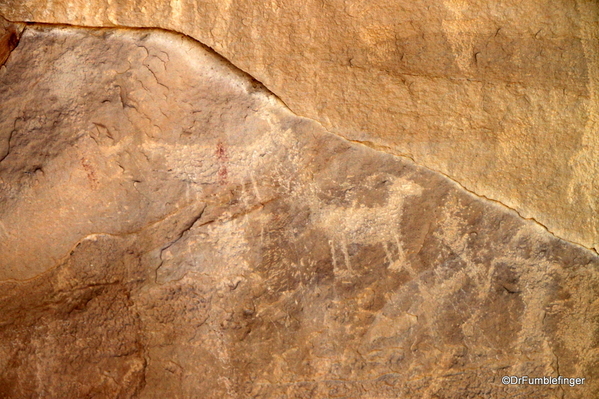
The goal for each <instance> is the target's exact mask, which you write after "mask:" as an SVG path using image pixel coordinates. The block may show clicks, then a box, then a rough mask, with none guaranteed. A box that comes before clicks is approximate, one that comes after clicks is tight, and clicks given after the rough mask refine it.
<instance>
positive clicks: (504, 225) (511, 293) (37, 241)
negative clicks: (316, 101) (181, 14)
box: [0, 26, 599, 398]
mask: <svg viewBox="0 0 599 399" xmlns="http://www.w3.org/2000/svg"><path fill="white" fill-rule="evenodd" d="M531 79H532V78H531ZM0 104H2V107H0V143H1V145H2V147H0V148H2V151H3V154H4V155H3V156H2V161H0V201H1V202H0V237H2V239H1V240H0V254H2V256H1V257H0V396H1V397H3V398H65V397H73V398H75V397H76V398H79V397H94V398H133V397H136V398H332V397H344V398H398V397H401V398H404V397H405V398H470V397H471V398H474V397H476V398H480V397H488V398H515V397H523V398H524V397H526V398H558V397H559V398H595V397H597V395H599V375H597V374H598V372H599V368H598V367H597V362H598V360H599V358H598V355H599V350H598V347H597V345H598V344H597V339H596V337H597V328H598V326H597V320H598V316H599V308H598V303H599V302H598V301H597V295H598V291H599V274H598V272H597V267H598V266H599V259H598V257H597V256H596V255H594V254H593V253H592V252H591V251H588V250H586V249H583V248H581V247H577V246H574V245H572V244H569V243H567V242H565V241H563V240H560V239H558V238H556V237H554V236H552V235H550V234H549V233H547V232H546V231H545V230H544V229H542V228H541V227H540V226H538V225H537V224H535V223H533V222H530V221H525V220H523V219H522V218H520V217H519V216H518V215H517V214H516V213H515V212H513V211H510V210H509V209H507V208H505V207H503V206H501V205H499V204H497V203H494V202H491V201H488V200H485V199H482V198H480V197H477V196H474V195H472V194H470V193H468V192H466V191H465V190H463V189H462V188H461V187H460V186H458V185H457V184H455V183H453V182H451V181H450V180H449V179H447V178H445V177H443V176H441V175H440V174H438V173H435V172H432V171H430V170H428V169H425V168H422V167H420V166H417V165H415V164H414V163H412V162H410V161H408V160H406V159H405V158H400V157H395V156H392V155H390V154H386V153H384V152H379V151H375V150H373V149H371V148H368V147H366V146H363V145H359V144H356V143H351V142H348V141H347V140H343V139H341V138H339V137H338V136H336V135H333V134H330V133H328V132H326V131H325V130H324V128H323V127H322V126H320V125H319V124H317V123H316V122H314V121H312V120H309V119H305V118H301V117H298V116H296V115H294V114H293V113H292V112H290V111H289V110H288V109H287V108H286V107H285V106H284V105H283V104H282V103H281V102H280V101H279V100H278V99H277V98H276V97H274V96H273V95H271V94H270V93H269V92H268V91H267V90H265V89H264V88H263V87H262V86H261V85H260V84H259V83H258V82H256V81H254V80H252V79H251V78H250V77H249V76H247V75H245V74H244V73H242V72H240V71H239V70H237V69H235V68H234V67H232V66H231V65H230V64H228V63H227V62H226V61H225V60H223V59H221V58H220V57H218V56H217V55H215V54H213V53H212V52H210V51H209V50H207V49H205V48H203V47H202V46H201V45H200V44H198V43H196V42H194V41H192V40H190V39H187V38H184V37H183V36H180V35H175V34H172V33H166V32H162V31H153V30H145V31H139V30H108V29H101V30H98V29H76V28H58V27H48V26H46V27H38V26H30V27H28V28H27V29H26V30H25V31H24V33H23V36H22V37H21V40H20V43H19V46H18V47H17V48H16V49H15V50H14V51H13V52H12V54H11V55H10V57H9V58H8V61H7V63H6V65H5V66H4V67H3V68H2V69H0ZM505 375H528V376H532V377H539V376H541V377H542V376H546V375H547V376H551V375H553V376H557V375H562V376H566V377H581V378H582V377H584V378H586V382H585V384H584V385H579V386H576V387H570V386H561V387H556V386H552V387H550V386H542V385H522V386H506V385H503V384H502V383H501V377H502V376H505Z"/></svg>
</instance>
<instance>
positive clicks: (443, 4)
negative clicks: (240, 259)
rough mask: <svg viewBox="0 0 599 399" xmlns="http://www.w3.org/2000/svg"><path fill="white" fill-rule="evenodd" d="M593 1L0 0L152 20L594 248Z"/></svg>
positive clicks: (101, 20)
mask: <svg viewBox="0 0 599 399" xmlns="http://www.w3.org/2000/svg"><path fill="white" fill-rule="evenodd" d="M598 12H599V7H597V3H596V1H593V0H577V1H555V0H543V1H538V0H524V1H521V0H518V1H515V0H510V1H506V2H501V3H498V2H495V1H492V0H477V1H471V2H465V1H460V0H444V1H430V0H425V1H416V2H415V1H400V2H398V1H389V0H373V1H368V2H346V1H341V0H333V1H327V2H322V1H315V0H309V1H290V0H276V1H253V0H236V1H216V0H172V1H153V0H151V1H136V0H119V1H106V0H85V1H82V0H69V1H66V0H64V1H63V0H61V1H53V2H51V3H48V2H42V1H38V0H25V1H23V0H5V1H4V2H3V3H2V4H0V13H4V14H5V15H6V16H7V17H8V18H9V19H13V20H15V21H25V20H29V21H38V22H58V23H68V24H77V25H88V26H110V25H123V26H132V27H138V26H145V27H163V28H166V29H172V30H175V31H179V32H183V33H185V34H188V35H190V36H192V37H194V38H196V39H198V40H200V41H201V42H203V43H206V44H207V45H209V46H211V47H212V48H214V49H215V50H217V51H218V52H219V53H220V54H223V55H224V56H225V57H226V58H227V59H229V60H230V61H231V62H233V63H234V64H235V65H237V66H238V67H240V68H241V69H243V70H245V71H247V72H249V73H250V74H251V75H252V76H254V77H256V78H257V79H258V80H259V81H261V82H262V83H264V84H265V85H266V86H267V87H268V88H269V89H271V90H272V91H273V92H274V93H276V94H277V95H278V96H279V97H280V98H281V99H283V101H285V103H286V104H288V105H289V106H290V107H291V109H293V110H294V111H295V112H297V113H299V114H301V115H304V116H308V117H310V118H313V119H317V120H318V121H320V122H321V123H322V124H323V125H324V126H326V127H327V129H329V130H332V131H334V132H336V133H337V134H341V135H343V136H345V137H346V138H349V139H351V140H358V141H361V142H363V143H365V144H368V145H370V146H372V147H375V148H378V149H381V150H384V151H387V152H390V153H394V154H403V155H406V156H408V157H411V158H412V159H414V160H415V161H416V162H417V163H419V164H422V165H425V166H427V167H429V168H431V169H433V170H438V171H440V172H442V173H444V174H446V175H448V176H451V177H452V178H453V179H455V180H457V181H459V182H460V183H461V184H462V185H464V186H465V187H466V188H468V189H469V190H472V191H474V192H476V193H478V194H479V195H484V196H487V197H489V198H492V199H495V200H498V201H501V202H503V203H504V204H506V205H508V206H510V207H512V208H514V209H516V210H517V211H518V212H519V213H520V214H521V215H522V216H524V217H526V218H534V219H536V220H538V221H539V222H540V223H542V224H543V225H545V226H547V227H548V228H549V230H551V231H553V232H554V233H555V234H557V235H558V236H560V237H563V238H566V239H568V240H572V241H575V242H577V243H580V244H582V245H585V246H587V247H596V246H597V243H598V242H599V220H598V219H597V209H598V204H597V198H599V192H598V189H597V187H596V184H595V183H594V179H593V177H594V176H595V175H596V174H597V171H598V170H599V165H598V164H597V159H599V153H598V150H597V148H599V143H598V142H597V131H598V129H599V125H598V120H599V119H598V115H599V103H598V101H597V94H596V93H597V91H598V90H599V84H598V79H599V56H598V47H597V42H598V40H599V18H598Z"/></svg>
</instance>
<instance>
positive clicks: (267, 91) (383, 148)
mask: <svg viewBox="0 0 599 399" xmlns="http://www.w3.org/2000/svg"><path fill="white" fill-rule="evenodd" d="M9 22H11V23H13V24H27V25H41V26H56V27H72V28H79V29H85V30H91V29H118V30H128V31H159V32H168V33H172V34H176V35H179V36H181V37H184V38H186V39H188V40H190V41H192V42H194V43H196V44H197V45H199V46H201V47H202V48H203V49H205V50H206V51H208V52H209V53H211V54H213V55H215V56H216V57H218V59H219V60H220V61H222V62H223V63H225V64H226V65H228V66H229V67H230V68H231V69H232V70H233V71H235V72H236V73H238V74H240V75H242V76H243V77H244V78H246V79H248V80H249V81H250V82H251V84H252V86H253V88H254V89H255V90H256V91H263V92H265V94H267V95H269V96H272V98H274V99H275V100H276V101H277V102H279V103H280V105H281V106H282V107H283V108H284V109H286V110H287V111H288V112H290V113H291V114H293V115H294V116H296V117H298V118H302V119H305V120H309V121H311V122H313V123H315V124H316V125H318V126H319V127H320V128H322V129H323V130H324V131H326V132H327V133H329V134H331V135H334V136H336V137H338V138H340V139H342V140H344V141H346V142H349V143H353V144H356V145H361V146H365V147H368V148H370V149H372V150H374V151H377V152H381V153H384V154H388V155H391V156H394V157H398V158H401V159H403V160H404V161H409V162H410V163H413V164H414V165H417V166H419V167H421V168H423V169H426V170H429V171H432V172H434V173H438V174H440V175H442V176H443V177H445V178H446V179H448V180H449V181H451V182H453V183H454V184H456V185H457V186H458V187H460V188H461V189H463V190H464V191H466V192H468V193H469V194H471V195H473V196H475V197H477V198H479V199H480V200H483V201H488V202H491V203H494V204H496V205H499V206H501V207H503V208H505V209H507V210H509V211H511V212H512V213H514V214H515V215H517V216H518V217H519V218H520V219H522V220H526V221H528V222H530V223H533V224H535V225H537V226H539V227H540V228H542V229H543V230H544V231H546V232H547V233H549V234H550V235H551V236H553V237H555V238H557V239H559V240H562V241H565V242H568V243H570V244H572V245H575V246H577V247H580V248H583V249H585V250H588V251H591V252H593V253H594V254H597V253H598V252H597V249H596V248H593V247H588V246H585V245H583V244H582V243H579V242H576V241H572V240H568V239H566V238H564V237H561V236H559V235H557V234H556V233H554V232H553V231H551V230H550V229H549V228H548V227H547V226H546V225H544V224H543V223H541V222H539V221H538V220H537V219H536V218H534V217H532V216H531V217H525V216H523V215H522V214H521V213H520V212H519V211H518V210H516V209H515V208H513V207H511V206H509V205H507V204H505V203H504V202H502V201H500V200H497V199H494V198H490V197H487V196H485V195H483V194H479V193H477V192H475V191H473V190H471V189H469V188H467V187H466V186H464V185H463V184H462V183H461V182H459V181H458V180H456V179H455V178H453V177H451V176H449V175H447V174H446V173H443V172H441V171H439V170H436V169H434V168H431V167H430V166H427V165H424V164H421V163H418V162H417V161H416V160H415V159H414V157H413V156H412V155H411V154H407V153H402V152H400V151H397V150H395V149H393V148H391V147H389V146H385V145H380V144H377V143H374V142H372V141H367V140H353V139H348V138H347V137H344V136H343V135H341V134H339V133H336V132H335V131H331V130H330V129H327V128H326V127H325V126H324V125H323V124H322V123H321V122H320V121H318V120H316V119H313V118H310V117H307V116H304V115H299V114H297V113H296V112H295V111H293V109H292V108H291V107H290V106H289V105H288V104H286V103H285V101H284V100H283V99H281V98H280V97H279V96H278V95H277V94H276V93H274V92H273V91H272V90H271V89H269V88H268V87H267V86H266V85H265V84H264V83H262V82H260V81H259V80H258V79H256V78H255V77H254V76H252V75H251V74H250V73H248V72H247V71H245V70H243V69H242V68H240V67H239V66H237V65H236V64H235V63H233V62H232V61H231V60H229V59H228V58H226V57H224V56H223V55H222V54H220V53H219V52H217V51H216V50H214V49H213V48H212V47H210V46H208V45H206V44H205V43H202V42H201V41H199V40H198V39H196V38H194V37H192V36H189V35H187V34H185V33H182V32H179V31H176V30H170V29H164V28H158V27H131V26H124V25H111V26H109V27H108V26H82V25H75V24H54V23H45V22H35V21H9ZM23 32H24V28H23ZM19 37H20V36H19ZM199 218H201V214H200V216H199V217H198V219H199ZM198 219H196V220H195V221H194V222H193V223H195V222H196V221H197V220H198ZM193 223H192V225H191V226H190V227H189V228H191V227H192V226H193ZM187 230H189V229H187ZM184 232H185V231H184ZM184 232H183V233H184ZM183 233H182V235H183ZM180 238H181V237H179V239H180ZM171 245H172V244H171ZM169 246H170V245H169ZM166 248H168V246H167V247H166ZM166 248H164V249H166ZM164 249H163V250H164ZM158 268H160V266H159V267H158Z"/></svg>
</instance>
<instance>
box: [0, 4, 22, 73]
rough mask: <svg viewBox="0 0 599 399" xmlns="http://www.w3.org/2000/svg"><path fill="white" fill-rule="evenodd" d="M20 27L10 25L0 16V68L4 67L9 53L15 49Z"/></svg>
mask: <svg viewBox="0 0 599 399" xmlns="http://www.w3.org/2000/svg"><path fill="white" fill-rule="evenodd" d="M21 31H22V27H21V26H19V25H18V24H12V23H10V22H9V21H7V20H5V19H4V18H2V16H1V15H0V67H1V66H2V65H4V63H5V62H6V60H7V59H8V56H9V55H10V53H11V52H12V51H13V50H14V48H15V47H17V44H18V43H19V37H20V36H21Z"/></svg>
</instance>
